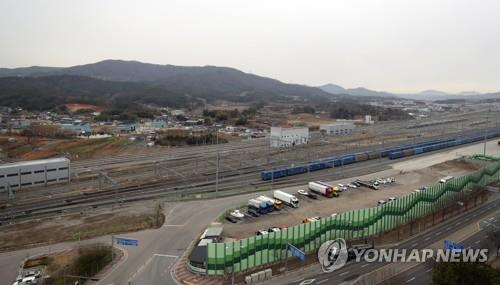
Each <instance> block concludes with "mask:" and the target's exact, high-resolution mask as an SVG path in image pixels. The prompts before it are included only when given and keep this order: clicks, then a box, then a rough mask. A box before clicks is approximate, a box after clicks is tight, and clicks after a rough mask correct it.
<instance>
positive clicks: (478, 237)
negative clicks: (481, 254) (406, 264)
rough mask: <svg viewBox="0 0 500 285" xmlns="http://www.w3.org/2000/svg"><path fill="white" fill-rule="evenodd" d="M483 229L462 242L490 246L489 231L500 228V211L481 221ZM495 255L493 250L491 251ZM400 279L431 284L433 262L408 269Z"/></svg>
mask: <svg viewBox="0 0 500 285" xmlns="http://www.w3.org/2000/svg"><path fill="white" fill-rule="evenodd" d="M479 225H480V228H481V230H480V231H479V232H477V233H475V234H474V235H472V236H470V237H469V238H467V239H465V240H464V241H462V242H460V243H461V244H463V245H464V246H465V248H473V249H480V248H488V246H487V244H486V243H487V241H486V240H487V236H488V233H489V232H491V231H492V230H495V229H500V213H495V214H494V215H490V216H487V217H486V218H483V219H482V220H481V221H479ZM489 254H490V256H492V255H494V253H493V252H490V253H489ZM396 278H398V280H401V281H403V282H404V283H406V284H431V283H432V264H425V263H424V264H419V265H417V266H415V267H413V268H411V269H409V270H407V271H404V272H402V273H401V274H399V275H397V276H396Z"/></svg>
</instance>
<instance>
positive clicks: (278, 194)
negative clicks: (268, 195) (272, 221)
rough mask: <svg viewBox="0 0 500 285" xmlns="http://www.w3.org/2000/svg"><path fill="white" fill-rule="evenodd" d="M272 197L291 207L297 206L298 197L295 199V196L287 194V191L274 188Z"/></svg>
mask: <svg viewBox="0 0 500 285" xmlns="http://www.w3.org/2000/svg"><path fill="white" fill-rule="evenodd" d="M273 197H274V198H275V199H278V200H280V201H281V202H283V203H285V204H286V205H288V206H290V207H293V208H298V207H299V199H297V197H295V196H293V195H292V194H288V193H286V192H283V191H280V190H275V191H274V193H273Z"/></svg>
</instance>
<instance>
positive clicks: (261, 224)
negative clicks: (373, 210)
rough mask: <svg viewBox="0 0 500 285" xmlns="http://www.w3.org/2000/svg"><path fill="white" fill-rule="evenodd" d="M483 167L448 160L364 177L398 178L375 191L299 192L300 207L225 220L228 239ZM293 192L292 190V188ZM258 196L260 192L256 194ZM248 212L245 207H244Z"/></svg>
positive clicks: (405, 191) (360, 205) (374, 200)
mask: <svg viewBox="0 0 500 285" xmlns="http://www.w3.org/2000/svg"><path fill="white" fill-rule="evenodd" d="M480 167H481V163H478V162H475V161H474V162H472V161H466V160H462V159H458V160H453V161H446V162H442V163H439V164H436V165H432V166H429V167H425V168H422V169H418V170H412V171H403V170H397V169H392V170H386V171H384V172H379V173H377V174H375V175H374V174H371V175H365V176H360V177H359V178H360V179H363V180H369V179H375V178H378V177H395V178H396V182H395V183H392V184H382V185H380V188H379V190H371V189H368V188H365V187H358V188H356V189H349V190H348V191H347V192H343V193H340V197H338V198H331V199H329V198H325V197H323V196H318V200H312V199H310V198H307V197H304V196H300V195H296V196H297V197H298V198H299V200H300V206H299V208H297V209H292V208H290V207H285V208H284V209H283V210H281V211H277V212H276V211H275V212H273V213H270V214H268V215H265V216H261V217H258V218H245V219H244V220H243V221H242V222H241V223H238V224H231V223H228V222H224V233H225V236H227V237H228V238H235V239H240V238H244V237H247V236H249V235H252V234H254V233H255V232H256V231H257V230H260V229H267V228H269V227H270V226H279V227H289V226H293V225H296V224H299V223H301V221H302V220H303V219H304V218H307V217H313V216H320V217H326V216H328V215H331V214H333V213H341V212H345V211H349V210H352V209H360V208H370V207H376V206H377V202H378V201H379V200H387V198H388V197H400V196H403V195H406V194H408V193H411V192H412V191H414V190H415V189H417V188H419V187H422V186H431V185H435V184H437V183H438V181H439V179H440V178H442V177H444V176H447V175H452V176H455V177H458V176H463V175H466V174H468V173H471V172H473V171H475V170H477V169H479V168H480ZM353 180H355V179H354V178H350V179H348V180H340V181H328V182H329V183H331V184H332V185H336V184H338V183H344V184H345V183H349V182H351V181H353ZM303 189H306V186H304V187H303ZM289 192H290V191H289ZM256 196H257V195H256ZM243 211H244V208H243Z"/></svg>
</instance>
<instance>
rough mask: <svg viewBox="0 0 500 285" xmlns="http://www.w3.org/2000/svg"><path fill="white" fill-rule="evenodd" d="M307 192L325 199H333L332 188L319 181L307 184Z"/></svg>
mask: <svg viewBox="0 0 500 285" xmlns="http://www.w3.org/2000/svg"><path fill="white" fill-rule="evenodd" d="M308 187H309V190H311V191H313V192H316V193H319V194H321V195H323V196H325V197H328V198H332V197H333V187H332V186H331V185H328V184H326V183H324V182H321V181H314V182H309V184H308Z"/></svg>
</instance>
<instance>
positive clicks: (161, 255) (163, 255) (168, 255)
mask: <svg viewBox="0 0 500 285" xmlns="http://www.w3.org/2000/svg"><path fill="white" fill-rule="evenodd" d="M153 255H154V256H159V257H172V258H177V257H179V256H177V255H170V254H161V253H155V254H153Z"/></svg>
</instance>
